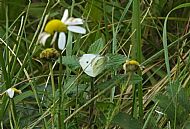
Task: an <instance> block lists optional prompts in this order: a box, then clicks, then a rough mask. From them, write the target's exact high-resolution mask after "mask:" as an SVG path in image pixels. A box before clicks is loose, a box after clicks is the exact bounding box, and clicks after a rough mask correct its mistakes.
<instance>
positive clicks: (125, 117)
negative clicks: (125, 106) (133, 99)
mask: <svg viewBox="0 0 190 129" xmlns="http://www.w3.org/2000/svg"><path fill="white" fill-rule="evenodd" d="M112 124H114V125H118V126H120V127H121V128H122V129H142V124H141V123H140V122H139V121H138V120H137V119H135V118H133V117H132V116H130V115H129V114H127V113H125V112H119V113H118V114H117V115H115V117H114V118H113V120H112Z"/></svg>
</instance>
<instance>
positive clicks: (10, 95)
mask: <svg viewBox="0 0 190 129" xmlns="http://www.w3.org/2000/svg"><path fill="white" fill-rule="evenodd" d="M6 93H7V94H8V96H9V97H10V98H13V96H14V93H15V91H14V90H13V89H12V88H9V89H8V90H6Z"/></svg>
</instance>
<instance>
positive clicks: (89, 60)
mask: <svg viewBox="0 0 190 129" xmlns="http://www.w3.org/2000/svg"><path fill="white" fill-rule="evenodd" d="M79 63H80V65H81V67H82V69H83V71H84V72H85V73H86V74H87V75H89V76H91V77H96V76H97V75H98V74H100V73H101V72H102V71H103V70H104V63H105V57H104V56H101V55H98V54H84V55H83V56H82V57H80V59H79Z"/></svg>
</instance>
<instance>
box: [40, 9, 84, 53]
mask: <svg viewBox="0 0 190 129" xmlns="http://www.w3.org/2000/svg"><path fill="white" fill-rule="evenodd" d="M82 24H83V20H82V19H81V18H73V17H69V11H68V9H66V10H65V11H64V13H63V17H62V19H61V20H59V19H53V20H50V21H49V22H48V23H47V24H46V26H45V29H44V32H42V33H41V34H40V35H39V42H40V43H42V44H43V45H45V42H46V40H47V39H48V38H49V37H50V36H53V39H52V42H51V44H52V43H53V42H55V40H56V37H57V33H58V32H59V37H58V48H59V49H60V50H63V49H64V48H65V44H66V35H65V33H66V32H67V31H71V32H74V33H79V34H85V33H86V29H85V28H83V27H81V26H78V25H82Z"/></svg>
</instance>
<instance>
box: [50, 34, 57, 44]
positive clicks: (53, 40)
mask: <svg viewBox="0 0 190 129" xmlns="http://www.w3.org/2000/svg"><path fill="white" fill-rule="evenodd" d="M56 38H57V32H55V33H54V35H53V38H52V40H51V45H52V44H53V43H54V42H55V40H56Z"/></svg>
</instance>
